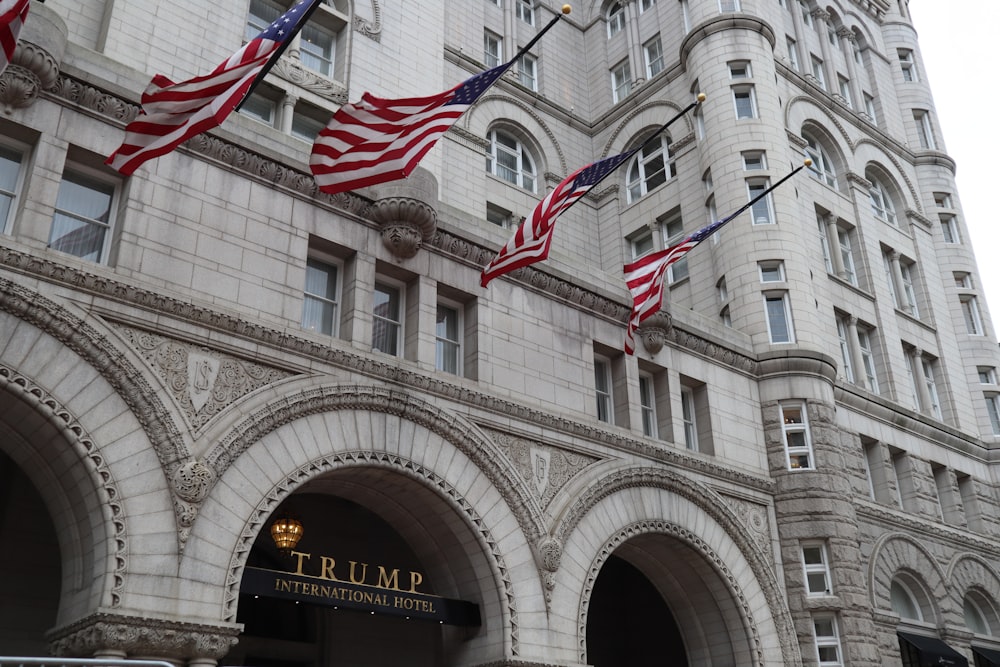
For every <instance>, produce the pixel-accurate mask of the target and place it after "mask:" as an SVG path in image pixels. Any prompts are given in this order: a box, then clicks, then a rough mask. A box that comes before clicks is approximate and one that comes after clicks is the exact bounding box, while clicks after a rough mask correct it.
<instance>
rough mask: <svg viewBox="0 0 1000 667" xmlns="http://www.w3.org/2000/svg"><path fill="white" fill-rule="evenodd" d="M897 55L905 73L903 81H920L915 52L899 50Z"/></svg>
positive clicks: (901, 68)
mask: <svg viewBox="0 0 1000 667" xmlns="http://www.w3.org/2000/svg"><path fill="white" fill-rule="evenodd" d="M896 53H897V55H898V56H899V68H900V70H902V72H903V81H918V80H919V78H918V77H917V63H916V61H914V59H913V51H911V50H910V49H899V50H897V52H896Z"/></svg>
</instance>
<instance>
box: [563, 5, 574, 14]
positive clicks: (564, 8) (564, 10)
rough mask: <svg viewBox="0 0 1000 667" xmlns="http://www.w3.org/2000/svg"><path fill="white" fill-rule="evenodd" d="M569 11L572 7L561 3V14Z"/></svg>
mask: <svg viewBox="0 0 1000 667" xmlns="http://www.w3.org/2000/svg"><path fill="white" fill-rule="evenodd" d="M571 11H573V8H572V7H570V6H569V5H563V6H562V13H563V14H569V13H570V12H571Z"/></svg>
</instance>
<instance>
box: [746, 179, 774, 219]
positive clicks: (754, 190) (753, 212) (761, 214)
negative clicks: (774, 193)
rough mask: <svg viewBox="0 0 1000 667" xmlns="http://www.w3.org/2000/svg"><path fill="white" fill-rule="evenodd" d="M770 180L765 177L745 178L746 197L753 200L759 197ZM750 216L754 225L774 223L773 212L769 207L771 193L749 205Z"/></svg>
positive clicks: (768, 185)
mask: <svg viewBox="0 0 1000 667" xmlns="http://www.w3.org/2000/svg"><path fill="white" fill-rule="evenodd" d="M770 185H771V184H770V182H769V181H768V179H766V178H748V179H747V198H748V199H750V200H753V199H755V198H757V197H760V196H761V195H762V194H763V193H764V192H765V191H766V190H767V188H768V187H770ZM750 217H751V220H753V224H755V225H770V224H774V213H773V209H772V207H771V195H770V193H768V194H767V196H764V197H761V198H760V199H758V200H757V201H755V202H754V203H753V205H752V206H751V207H750Z"/></svg>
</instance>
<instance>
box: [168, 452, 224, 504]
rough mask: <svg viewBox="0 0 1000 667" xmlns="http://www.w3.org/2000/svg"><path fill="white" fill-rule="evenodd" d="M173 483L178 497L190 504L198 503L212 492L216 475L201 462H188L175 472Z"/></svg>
mask: <svg viewBox="0 0 1000 667" xmlns="http://www.w3.org/2000/svg"><path fill="white" fill-rule="evenodd" d="M171 481H172V482H173V484H174V489H175V490H176V491H177V495H178V496H180V497H181V498H183V499H184V500H186V501H188V502H192V503H198V502H201V501H202V500H204V499H205V496H207V495H208V492H209V490H211V488H212V483H213V482H214V481H215V473H214V472H212V469H211V468H209V467H208V466H206V465H205V464H204V463H202V462H201V461H188V462H187V463H185V464H183V465H181V466H180V467H178V468H177V470H175V471H174V474H173V479H172V480H171Z"/></svg>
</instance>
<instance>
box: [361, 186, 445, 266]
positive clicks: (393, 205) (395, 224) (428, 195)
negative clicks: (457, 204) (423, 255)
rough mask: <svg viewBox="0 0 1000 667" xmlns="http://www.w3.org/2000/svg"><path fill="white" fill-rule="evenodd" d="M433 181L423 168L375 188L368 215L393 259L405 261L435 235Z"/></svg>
mask: <svg viewBox="0 0 1000 667" xmlns="http://www.w3.org/2000/svg"><path fill="white" fill-rule="evenodd" d="M436 204H437V180H436V179H435V178H434V176H433V175H431V173H430V172H429V171H427V170H426V169H420V168H417V169H416V170H415V171H414V173H413V174H412V175H410V176H409V177H408V178H406V179H405V180H402V181H396V182H393V183H391V184H389V185H385V186H382V187H380V188H378V189H377V192H376V196H375V203H373V204H372V206H371V209H370V210H369V212H368V215H369V216H370V217H371V219H372V220H373V221H374V222H375V223H376V224H378V226H379V229H380V231H381V232H382V243H383V244H384V245H385V247H386V248H387V249H388V250H389V252H391V253H392V254H393V255H395V256H396V257H399V258H400V259H409V258H410V257H413V256H414V255H415V254H417V250H419V249H420V246H421V245H422V244H424V243H429V242H430V241H431V239H433V238H434V234H435V232H437V210H436V209H435V205H436Z"/></svg>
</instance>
